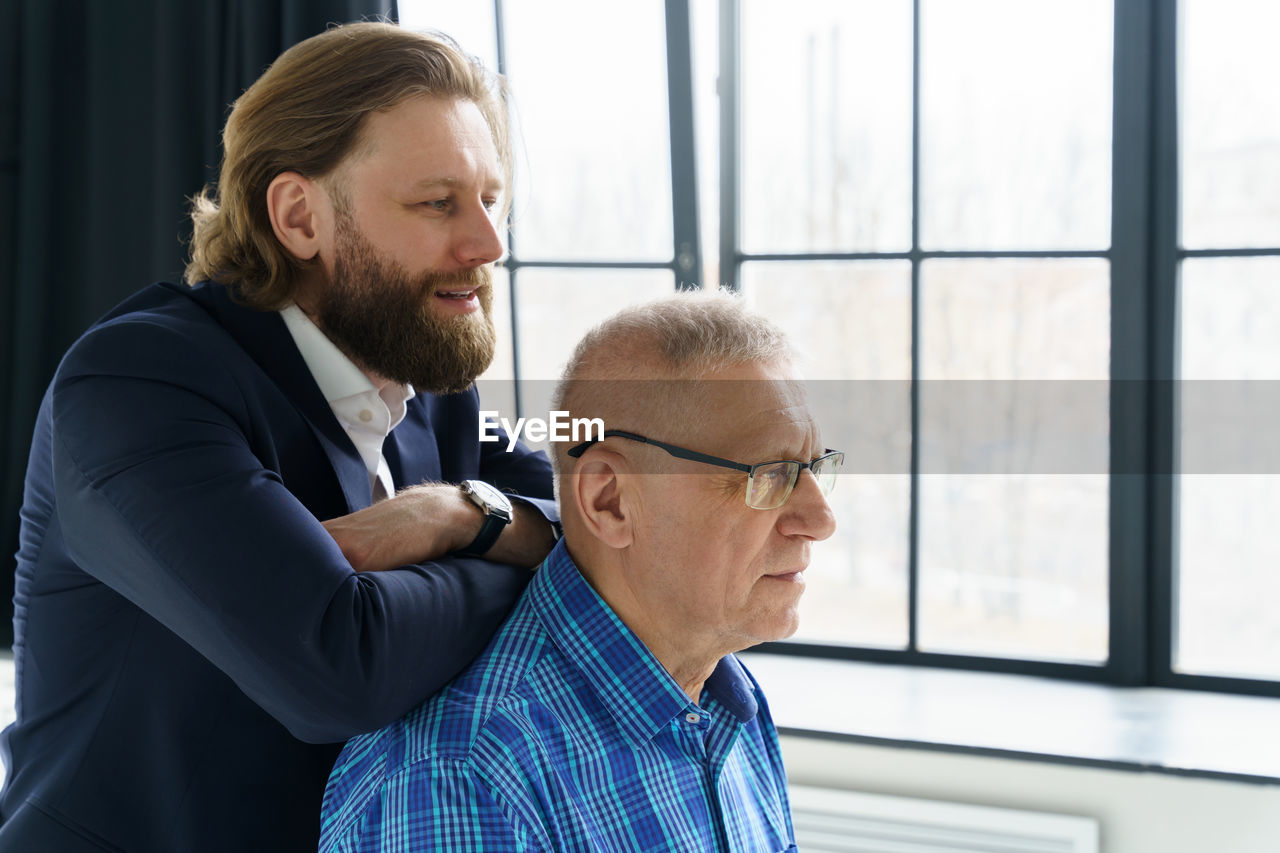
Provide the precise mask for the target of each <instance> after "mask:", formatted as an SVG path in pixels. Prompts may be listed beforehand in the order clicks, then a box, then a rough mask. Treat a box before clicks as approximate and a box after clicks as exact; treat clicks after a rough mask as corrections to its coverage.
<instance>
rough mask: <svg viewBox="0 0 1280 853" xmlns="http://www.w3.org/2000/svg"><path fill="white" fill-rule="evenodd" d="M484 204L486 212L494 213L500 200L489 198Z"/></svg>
mask: <svg viewBox="0 0 1280 853" xmlns="http://www.w3.org/2000/svg"><path fill="white" fill-rule="evenodd" d="M482 204H484V209H485V210H487V211H489V212H490V213H493V211H494V210H496V209H497V207H498V200H497V199H496V198H487V199H485V200H484V201H483V202H482Z"/></svg>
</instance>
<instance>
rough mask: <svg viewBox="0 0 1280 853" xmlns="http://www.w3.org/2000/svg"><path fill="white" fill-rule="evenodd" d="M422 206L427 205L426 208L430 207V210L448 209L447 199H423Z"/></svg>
mask: <svg viewBox="0 0 1280 853" xmlns="http://www.w3.org/2000/svg"><path fill="white" fill-rule="evenodd" d="M422 207H428V208H431V209H432V210H448V209H449V199H447V198H438V199H433V200H432V201H424V202H422Z"/></svg>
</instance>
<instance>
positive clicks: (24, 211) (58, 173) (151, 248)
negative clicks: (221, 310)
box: [0, 0, 394, 648]
mask: <svg viewBox="0 0 1280 853" xmlns="http://www.w3.org/2000/svg"><path fill="white" fill-rule="evenodd" d="M393 13H394V9H393V8H392V2H391V0H0V288H2V292H0V405H2V406H3V409H2V410H0V453H2V454H3V456H0V476H2V478H3V479H2V483H3V489H4V491H3V515H2V516H0V535H2V538H0V554H3V557H2V558H0V567H2V568H0V578H3V580H2V581H0V595H3V600H4V601H5V602H6V605H5V609H2V610H0V614H7V615H11V614H12V609H11V605H10V602H11V599H12V595H13V565H14V562H13V555H14V553H15V552H16V551H17V547H18V508H19V506H20V505H21V502H22V479H23V476H24V474H25V470H26V459H27V450H28V447H29V445H30V441H31V430H32V426H33V424H34V423H35V414H36V409H37V408H38V406H39V404H40V398H41V396H42V394H43V393H44V389H45V386H46V385H47V384H48V382H49V380H50V378H51V377H52V376H53V372H54V370H55V368H56V367H57V365H58V360H59V359H60V358H61V356H62V353H63V352H64V351H65V350H66V348H67V347H68V346H69V345H70V344H71V342H72V341H74V340H75V338H76V337H77V336H78V335H79V334H80V333H81V332H82V331H83V330H84V329H85V328H86V327H87V326H88V325H89V324H90V323H92V322H93V320H95V319H96V318H97V317H98V316H100V315H101V314H103V313H104V312H106V311H107V309H109V308H110V307H111V306H112V305H114V304H115V303H117V302H119V301H120V300H121V299H123V298H124V297H125V296H127V295H128V294H130V293H132V292H133V291H135V290H138V289H139V288H141V287H143V286H144V285H146V284H148V283H150V282H152V281H156V280H160V279H167V280H170V281H177V280H179V279H180V277H181V274H182V269H183V266H184V258H185V246H184V241H185V239H186V237H187V236H188V234H189V233H190V229H189V227H188V225H187V221H186V199H187V198H188V197H190V196H191V195H193V194H194V193H196V192H197V191H198V190H199V189H200V188H201V187H202V186H204V184H206V183H208V182H210V181H212V180H214V178H215V177H216V175H217V168H218V162H219V157H220V154H221V151H220V134H221V130H222V124H223V122H224V120H225V118H226V115H227V110H228V108H229V106H230V104H231V102H232V101H234V100H235V99H236V97H238V96H239V94H240V93H241V92H242V91H243V90H244V89H245V88H246V87H247V86H248V85H249V84H250V83H252V82H253V81H254V80H255V79H256V78H257V77H258V75H259V74H261V73H262V71H263V69H265V68H266V67H267V65H268V64H270V62H271V61H272V60H273V59H274V58H275V57H276V56H277V55H279V53H280V52H281V51H282V50H284V49H285V48H286V47H288V46H290V45H292V44H294V43H296V42H298V41H300V40H302V39H304V38H307V37H308V36H311V35H314V34H315V33H318V32H321V31H322V30H324V29H325V27H326V26H327V25H328V24H330V23H333V22H343V21H353V20H360V19H364V18H373V17H378V16H383V17H387V16H390V15H392V14H393ZM0 625H3V627H2V628H0V644H3V648H8V646H9V644H10V643H11V642H12V619H11V618H7V616H0Z"/></svg>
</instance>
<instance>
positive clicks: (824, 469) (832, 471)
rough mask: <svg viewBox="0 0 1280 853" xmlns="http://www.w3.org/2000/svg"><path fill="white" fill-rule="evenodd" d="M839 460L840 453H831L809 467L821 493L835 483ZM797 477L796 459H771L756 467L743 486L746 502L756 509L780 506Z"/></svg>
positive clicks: (797, 463)
mask: <svg viewBox="0 0 1280 853" xmlns="http://www.w3.org/2000/svg"><path fill="white" fill-rule="evenodd" d="M843 461H844V454H842V453H832V454H830V455H828V456H824V457H822V458H821V459H818V460H816V461H815V462H814V464H813V466H812V468H811V469H810V470H812V472H813V476H814V479H816V480H817V481H818V488H819V489H821V490H822V493H823V494H824V495H825V494H829V493H830V492H831V489H832V488H833V487H834V486H835V484H836V474H837V473H838V472H839V471H840V464H841V463H842V462H843ZM799 477H800V463H799V462H771V463H769V464H768V465H761V466H759V467H757V468H756V469H755V471H753V472H752V475H751V480H750V483H749V485H748V488H747V505H748V506H751V507H754V508H756V509H775V508H777V507H780V506H782V504H783V503H784V502H785V501H786V499H787V497H788V496H790V494H791V490H792V488H793V487H794V486H795V484H796V480H798V479H799Z"/></svg>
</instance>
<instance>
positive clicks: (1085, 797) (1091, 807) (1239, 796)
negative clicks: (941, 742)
mask: <svg viewBox="0 0 1280 853" xmlns="http://www.w3.org/2000/svg"><path fill="white" fill-rule="evenodd" d="M782 751H783V754H784V757H785V759H786V762H787V772H788V775H789V776H790V779H791V782H792V783H793V784H798V785H821V786H825V787H830V788H842V789H848V790H856V791H863V792H867V793H874V794H893V795H897V796H904V797H921V798H925V799H932V800H947V801H952V802H962V803H972V804H975V805H984V806H1000V807H1006V808H1024V809H1029V810H1034V811H1042V812H1056V813H1059V814H1075V815H1084V816H1089V817H1095V818H1097V819H1098V820H1099V822H1100V823H1101V825H1102V851H1103V853H1277V851H1280V785H1253V784H1246V783H1241V782H1222V781H1216V780H1209V779H1198V778H1188V777H1182V776H1171V775H1169V774H1165V773H1139V772H1128V771H1122V770H1102V769H1095V768H1089V767H1072V766H1068V765H1062V764H1051V763H1048V762H1040V761H1021V760H1013V759H1004V758H986V757H981V756H972V755H957V754H952V753H944V752H935V751H931V750H923V749H907V748H901V749H898V748H892V747H882V746H867V745H862V744H853V743H838V742H834V741H828V740H819V739H815V738H801V737H784V738H783V739H782Z"/></svg>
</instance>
